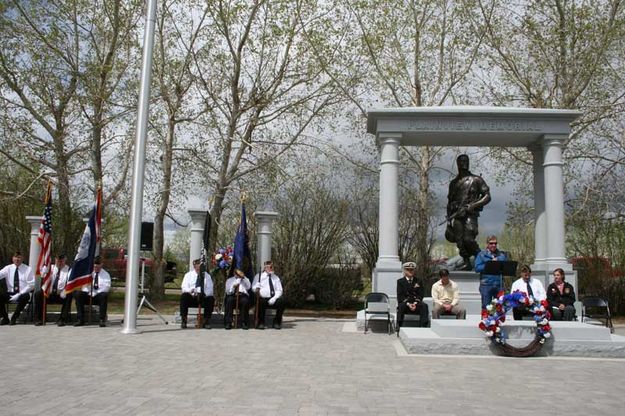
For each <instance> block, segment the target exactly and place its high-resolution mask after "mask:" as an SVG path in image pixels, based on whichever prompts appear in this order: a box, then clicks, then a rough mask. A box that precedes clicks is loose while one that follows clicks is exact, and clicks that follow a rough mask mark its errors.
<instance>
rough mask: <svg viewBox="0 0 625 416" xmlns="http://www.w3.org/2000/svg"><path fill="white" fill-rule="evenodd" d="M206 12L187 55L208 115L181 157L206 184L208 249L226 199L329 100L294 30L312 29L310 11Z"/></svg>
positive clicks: (269, 5) (263, 2)
mask: <svg viewBox="0 0 625 416" xmlns="http://www.w3.org/2000/svg"><path fill="white" fill-rule="evenodd" d="M206 11H207V23H206V28H205V30H204V31H203V32H202V41H203V44H202V47H201V48H200V49H199V50H198V51H197V52H194V54H193V56H194V63H195V66H196V69H195V73H196V75H197V76H198V77H199V82H200V94H201V96H202V99H203V100H204V103H205V107H206V108H207V110H208V111H207V113H206V114H205V115H203V116H202V117H201V118H200V119H199V120H198V124H199V125H200V126H201V129H202V133H203V137H202V139H203V140H202V143H199V144H198V145H194V146H193V147H192V148H189V149H188V150H189V153H190V154H192V155H193V156H194V158H195V161H197V163H199V164H201V165H202V166H204V169H205V171H206V177H205V180H206V181H207V182H208V183H209V184H210V188H211V192H210V194H211V200H212V206H211V210H210V213H211V217H212V219H213V224H212V227H211V237H210V239H211V242H212V243H211V244H212V245H214V242H215V241H216V236H217V235H218V232H219V226H220V219H221V215H222V212H223V209H224V203H225V201H226V197H227V194H228V192H229V191H230V190H232V189H233V188H235V189H236V186H237V183H238V182H239V181H240V180H241V179H242V178H244V177H245V176H246V175H250V174H252V173H256V172H259V171H261V170H262V169H263V168H264V167H267V166H268V165H270V164H272V163H274V161H276V160H277V158H278V157H280V156H281V155H283V154H284V153H285V152H286V151H287V150H288V149H289V148H290V147H291V146H292V145H293V144H294V143H296V142H297V141H298V140H299V139H300V138H301V137H302V135H303V134H304V132H306V130H307V129H309V128H310V127H311V125H312V123H313V122H314V120H315V119H316V118H318V117H320V116H321V115H322V114H324V112H325V111H327V110H328V108H329V107H330V105H332V104H333V103H335V102H336V100H337V94H336V90H335V88H334V86H333V83H332V82H331V81H330V80H328V79H327V77H324V74H323V71H322V70H321V69H320V68H319V67H318V66H316V65H315V59H314V57H313V56H312V55H311V54H310V53H309V50H308V49H307V44H306V43H305V42H304V41H303V34H302V26H303V25H306V24H310V25H314V16H315V15H314V13H315V9H314V7H312V6H311V5H307V3H306V2H301V1H295V0H276V1H267V0H254V1H242V0H231V1H223V0H220V1H215V2H208V3H207V4H206ZM302 22H303V23H302Z"/></svg>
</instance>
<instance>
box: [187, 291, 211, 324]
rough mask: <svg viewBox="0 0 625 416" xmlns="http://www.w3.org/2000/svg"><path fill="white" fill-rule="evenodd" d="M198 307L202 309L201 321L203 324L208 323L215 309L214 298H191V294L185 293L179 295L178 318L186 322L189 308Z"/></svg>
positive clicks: (201, 296)
mask: <svg viewBox="0 0 625 416" xmlns="http://www.w3.org/2000/svg"><path fill="white" fill-rule="evenodd" d="M198 296H199V298H198ZM198 306H201V307H203V308H204V314H203V315H202V319H203V320H204V322H210V320H211V317H212V315H213V308H214V307H215V297H214V296H205V295H196V296H193V295H192V294H190V293H186V292H185V293H183V294H182V295H180V317H181V318H182V319H183V320H185V321H186V320H187V315H188V314H189V308H197V307H198Z"/></svg>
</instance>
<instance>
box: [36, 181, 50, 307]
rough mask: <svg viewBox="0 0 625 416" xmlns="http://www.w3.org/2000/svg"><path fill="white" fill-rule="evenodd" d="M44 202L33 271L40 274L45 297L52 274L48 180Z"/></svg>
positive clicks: (48, 292) (47, 293) (48, 291)
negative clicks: (37, 250)
mask: <svg viewBox="0 0 625 416" xmlns="http://www.w3.org/2000/svg"><path fill="white" fill-rule="evenodd" d="M45 204H46V208H45V209H44V211H43V217H41V224H40V225H39V236H38V237H37V240H38V241H39V246H40V247H41V251H40V252H39V259H38V260H37V269H36V271H35V273H36V274H37V275H38V276H39V275H40V276H41V288H42V289H43V293H44V294H45V295H46V297H47V296H48V295H49V294H50V277H51V276H52V267H50V266H51V263H52V258H51V255H50V252H51V246H52V184H51V183H50V182H48V190H47V192H46V199H45ZM42 269H44V271H45V273H44V274H41V270H42Z"/></svg>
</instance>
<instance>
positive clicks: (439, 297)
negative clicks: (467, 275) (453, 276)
mask: <svg viewBox="0 0 625 416" xmlns="http://www.w3.org/2000/svg"><path fill="white" fill-rule="evenodd" d="M438 275H439V276H440V280H439V281H438V282H436V283H434V284H433V285H432V301H433V303H434V305H433V307H432V319H439V318H440V316H441V314H447V315H456V319H465V318H466V315H467V311H466V310H465V309H464V308H463V307H462V306H461V305H460V303H459V302H460V294H459V289H458V284H457V283H456V282H454V281H453V280H450V279H449V270H447V269H442V270H440V271H439V272H438Z"/></svg>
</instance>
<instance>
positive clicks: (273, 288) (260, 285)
mask: <svg viewBox="0 0 625 416" xmlns="http://www.w3.org/2000/svg"><path fill="white" fill-rule="evenodd" d="M237 272H238V271H237ZM225 286H226V287H225V292H226V298H225V302H224V309H225V311H224V312H225V314H224V315H225V317H224V319H225V328H226V329H228V330H230V329H232V328H233V326H234V325H236V324H237V323H238V324H239V325H240V327H241V328H242V329H248V328H249V326H250V323H249V308H250V304H251V301H252V299H251V293H253V294H254V296H255V299H256V301H257V302H258V304H257V305H256V306H255V307H256V308H257V314H256V316H257V317H258V319H257V320H255V321H256V322H254V327H255V328H256V329H265V324H264V321H265V319H264V318H265V313H266V310H267V309H275V310H276V315H275V317H274V320H273V325H272V326H273V328H275V329H280V328H281V327H282V315H283V314H284V307H285V305H284V298H283V297H282V293H283V290H282V282H281V280H280V277H278V275H276V274H275V273H274V270H273V262H272V261H271V260H268V261H266V262H265V263H264V270H263V272H262V273H260V274H257V275H256V276H255V277H254V280H253V282H252V283H250V280H249V279H248V278H247V277H245V276H244V275H243V274H242V273H238V274H236V275H235V276H232V277H230V278H228V279H227V280H226V284H225ZM181 290H182V294H181V296H180V318H181V324H180V327H181V328H187V317H188V313H189V307H197V306H201V307H202V308H203V314H202V321H203V322H202V327H203V328H205V329H210V328H211V325H210V321H211V316H212V314H213V308H214V306H215V297H214V295H213V279H212V277H211V275H210V274H209V273H208V272H204V276H202V275H201V273H200V259H196V260H194V261H193V270H191V271H189V272H187V273H186V274H185V275H184V278H183V279H182V285H181ZM235 315H238V317H240V318H237V316H235ZM237 319H240V322H237Z"/></svg>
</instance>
